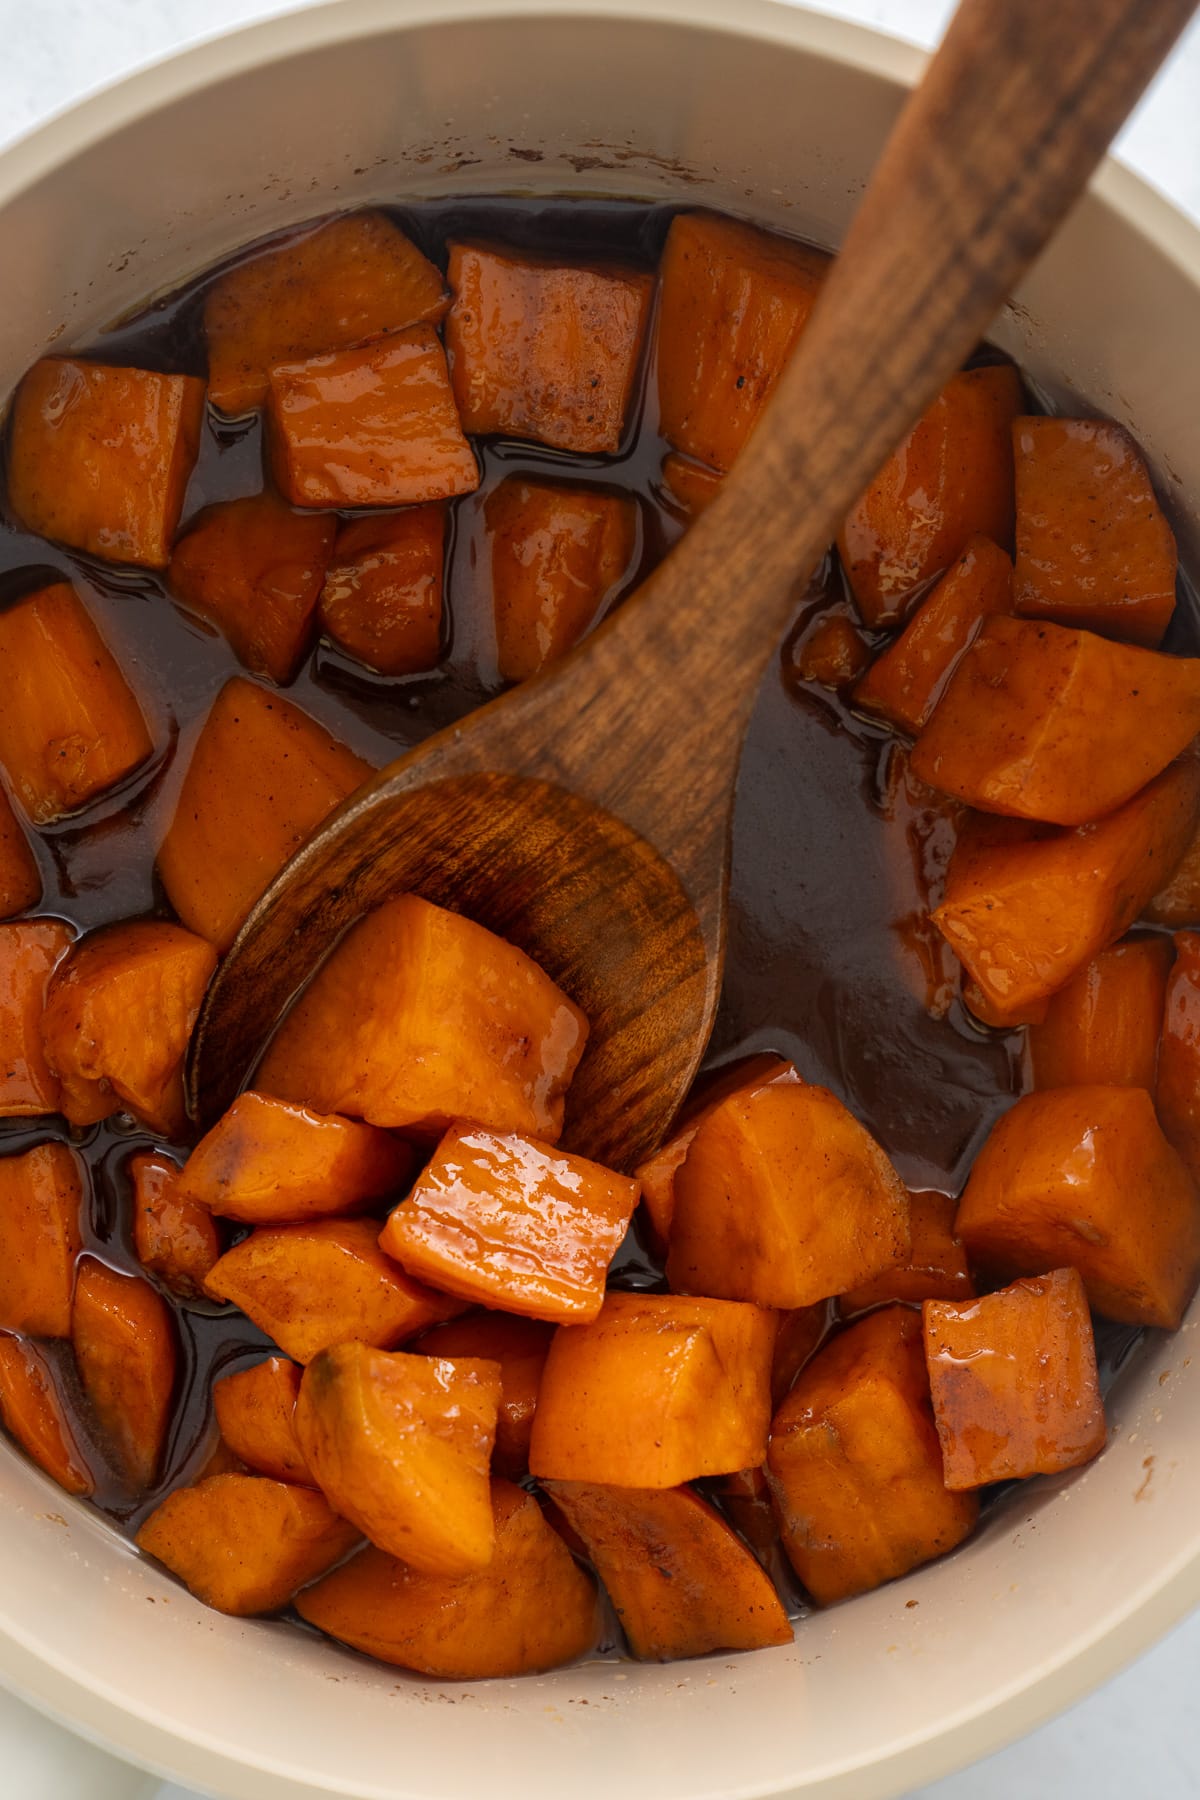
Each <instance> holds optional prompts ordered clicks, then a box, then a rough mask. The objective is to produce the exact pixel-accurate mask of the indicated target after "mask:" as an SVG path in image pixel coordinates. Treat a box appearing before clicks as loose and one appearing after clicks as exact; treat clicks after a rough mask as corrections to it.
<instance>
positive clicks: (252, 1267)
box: [205, 1219, 462, 1363]
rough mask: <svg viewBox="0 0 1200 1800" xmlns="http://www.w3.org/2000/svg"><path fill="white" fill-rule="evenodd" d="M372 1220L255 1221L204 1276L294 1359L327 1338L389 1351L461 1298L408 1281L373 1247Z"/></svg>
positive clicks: (217, 1296)
mask: <svg viewBox="0 0 1200 1800" xmlns="http://www.w3.org/2000/svg"><path fill="white" fill-rule="evenodd" d="M378 1238H379V1226H378V1224H377V1223H376V1221H375V1220H373V1219H315V1220H313V1221H312V1222H311V1223H310V1224H306V1225H260V1226H258V1227H257V1228H256V1229H255V1230H254V1231H252V1232H251V1233H250V1235H249V1237H245V1238H243V1239H242V1241H241V1243H240V1244H235V1245H234V1247H233V1249H232V1250H227V1251H226V1252H225V1254H224V1256H223V1257H222V1258H221V1260H220V1261H219V1262H218V1263H217V1264H216V1266H215V1267H214V1268H213V1270H212V1271H211V1273H210V1274H209V1276H208V1279H207V1281H206V1282H205V1290H206V1292H207V1293H208V1294H209V1295H211V1297H212V1298H213V1299H214V1300H231V1301H232V1302H233V1304H234V1305H235V1306H239V1307H240V1308H241V1309H242V1311H243V1312H244V1313H245V1315H246V1317H247V1318H248V1319H251V1320H252V1321H253V1322H254V1324H255V1325H258V1326H259V1327H261V1329H262V1330H263V1331H265V1332H266V1334H267V1336H268V1337H269V1338H271V1339H273V1341H274V1342H275V1343H276V1344H278V1345H279V1348H280V1349H281V1350H282V1351H283V1352H284V1353H285V1354H286V1355H287V1356H290V1357H292V1358H293V1360H294V1361H296V1362H301V1363H306V1362H310V1361H311V1360H312V1358H313V1357H314V1356H316V1354H317V1352H318V1351H320V1350H326V1349H328V1347H329V1346H330V1345H331V1344H343V1343H350V1342H353V1343H362V1344H373V1345H375V1346H376V1347H377V1348H379V1349H385V1350H386V1349H390V1348H391V1346H392V1345H393V1344H398V1343H400V1342H401V1340H402V1339H403V1338H406V1337H413V1336H415V1335H416V1333H417V1332H418V1331H423V1330H424V1328H425V1327H426V1325H432V1324H434V1323H436V1321H437V1320H439V1319H448V1318H452V1317H453V1316H454V1314H455V1313H458V1312H461V1311H462V1303H461V1302H460V1301H456V1300H450V1299H447V1297H446V1295H445V1294H435V1293H434V1292H433V1291H432V1290H431V1289H430V1288H426V1287H422V1286H421V1284H420V1283H419V1282H417V1281H410V1280H409V1278H408V1276H407V1275H405V1274H404V1272H403V1270H402V1269H398V1268H397V1267H396V1265H395V1263H394V1262H392V1261H390V1259H389V1258H388V1257H386V1256H385V1255H384V1254H383V1251H382V1250H381V1249H380V1248H379V1243H378Z"/></svg>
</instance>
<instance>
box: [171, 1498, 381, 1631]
mask: <svg viewBox="0 0 1200 1800" xmlns="http://www.w3.org/2000/svg"><path fill="white" fill-rule="evenodd" d="M357 1540H358V1532H357V1531H356V1530H355V1528H354V1526H353V1525H351V1524H349V1523H348V1522H347V1521H346V1520H345V1519H339V1518H338V1517H337V1515H336V1513H334V1511H333V1510H332V1508H331V1507H330V1505H329V1502H328V1501H327V1500H326V1499H325V1496H324V1495H323V1494H318V1493H314V1492H313V1490H312V1489H311V1488H305V1487H291V1486H289V1485H288V1484H287V1483H286V1482H282V1481H268V1480H267V1479H266V1478H265V1477H264V1476H262V1475H212V1476H209V1478H208V1479H207V1480H206V1481H202V1482H200V1483H199V1485H198V1486H197V1487H188V1488H176V1490H175V1492H174V1493H173V1494H168V1495H167V1498H166V1499H165V1500H164V1501H163V1502H162V1505H161V1506H158V1507H156V1508H155V1510H154V1511H153V1512H152V1513H151V1514H150V1517H149V1518H148V1519H147V1520H146V1522H145V1524H144V1525H143V1526H142V1527H141V1529H140V1530H139V1532H138V1534H137V1542H138V1546H139V1548H140V1549H142V1550H145V1551H146V1552H147V1554H148V1555H150V1556H153V1557H156V1558H157V1559H158V1561H159V1562H160V1563H164V1564H165V1565H166V1567H167V1568H168V1569H170V1571H171V1573H172V1575H178V1577H179V1579H180V1581H182V1582H183V1584H184V1586H185V1587H187V1588H190V1589H191V1591H192V1593H193V1594H195V1596H196V1598H197V1600H203V1602H204V1604H205V1606H214V1607H216V1609H217V1611H218V1612H224V1613H234V1614H236V1615H238V1616H239V1617H241V1616H249V1615H250V1614H252V1613H268V1612H278V1611H279V1609H280V1607H283V1606H286V1605H287V1603H288V1601H289V1600H290V1599H291V1598H292V1597H293V1595H294V1594H296V1593H297V1591H298V1590H299V1589H300V1588H303V1587H306V1586H307V1585H308V1583H309V1582H310V1581H314V1580H315V1579H316V1578H317V1576H318V1575H323V1574H324V1573H325V1571H326V1570H327V1569H329V1568H330V1567H331V1566H332V1565H333V1564H334V1563H336V1562H340V1561H341V1559H342V1557H343V1556H345V1554H346V1552H347V1551H348V1550H351V1549H353V1547H354V1545H355V1543H356V1542H357Z"/></svg>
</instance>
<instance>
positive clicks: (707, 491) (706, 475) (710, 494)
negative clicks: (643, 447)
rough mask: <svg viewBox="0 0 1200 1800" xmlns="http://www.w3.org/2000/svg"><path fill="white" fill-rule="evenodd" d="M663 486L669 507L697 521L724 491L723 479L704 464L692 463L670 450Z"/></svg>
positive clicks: (664, 467)
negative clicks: (698, 516)
mask: <svg viewBox="0 0 1200 1800" xmlns="http://www.w3.org/2000/svg"><path fill="white" fill-rule="evenodd" d="M662 486H663V489H664V492H665V496H666V500H667V503H668V504H669V505H672V506H674V507H675V509H676V511H677V512H681V513H682V514H683V515H684V517H685V518H688V519H694V518H696V516H697V515H698V514H699V513H702V512H703V511H704V509H705V507H707V506H711V505H712V503H713V501H714V500H715V499H716V497H717V495H718V494H719V493H720V491H721V476H720V475H719V474H718V473H717V471H716V470H715V469H706V468H705V466H704V464H703V463H697V462H692V461H691V459H690V458H689V457H686V456H680V455H679V454H678V453H677V452H676V451H674V450H670V451H668V453H667V455H666V456H664V457H663V464H662Z"/></svg>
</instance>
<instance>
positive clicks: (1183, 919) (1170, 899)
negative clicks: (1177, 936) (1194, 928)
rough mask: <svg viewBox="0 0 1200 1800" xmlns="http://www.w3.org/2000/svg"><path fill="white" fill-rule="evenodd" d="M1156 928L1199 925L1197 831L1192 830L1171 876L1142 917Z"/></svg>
mask: <svg viewBox="0 0 1200 1800" xmlns="http://www.w3.org/2000/svg"><path fill="white" fill-rule="evenodd" d="M1142 917H1143V918H1144V919H1149V920H1151V921H1152V922H1153V923H1154V924H1155V925H1170V926H1172V927H1177V926H1180V925H1200V831H1195V832H1193V834H1192V837H1191V839H1190V841H1189V843H1188V844H1187V846H1186V848H1185V849H1184V852H1183V855H1182V856H1181V857H1180V858H1179V861H1178V862H1177V863H1176V865H1175V870H1174V873H1173V874H1172V875H1171V878H1170V880H1169V881H1167V882H1166V883H1165V884H1164V885H1163V886H1162V887H1161V888H1160V889H1159V891H1158V893H1157V894H1155V896H1154V898H1153V899H1152V900H1151V901H1150V902H1149V904H1148V905H1147V907H1146V909H1145V911H1144V912H1143V914H1142Z"/></svg>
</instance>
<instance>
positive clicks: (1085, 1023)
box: [1028, 937, 1171, 1093]
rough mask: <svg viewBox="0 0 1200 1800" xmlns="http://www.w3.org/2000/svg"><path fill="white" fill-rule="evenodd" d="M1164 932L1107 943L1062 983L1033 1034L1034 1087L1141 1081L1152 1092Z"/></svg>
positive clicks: (1166, 945)
mask: <svg viewBox="0 0 1200 1800" xmlns="http://www.w3.org/2000/svg"><path fill="white" fill-rule="evenodd" d="M1170 968H1171V945H1170V942H1169V941H1168V940H1167V939H1166V938H1161V937H1145V938H1130V939H1128V941H1127V942H1125V943H1123V944H1114V945H1113V946H1112V948H1111V949H1110V950H1102V951H1101V953H1100V955H1099V956H1097V957H1094V958H1093V959H1092V961H1091V962H1090V963H1088V965H1087V966H1086V968H1083V969H1081V970H1080V971H1079V973H1078V975H1076V976H1074V977H1073V978H1072V979H1071V980H1070V981H1069V982H1068V983H1067V985H1066V986H1065V987H1063V988H1060V989H1059V990H1058V992H1057V994H1055V995H1054V996H1053V997H1052V999H1051V1001H1050V1004H1049V1007H1048V1009H1047V1012H1046V1017H1045V1019H1044V1020H1042V1022H1041V1023H1040V1024H1038V1025H1035V1026H1033V1028H1032V1029H1031V1030H1030V1033H1029V1038H1028V1050H1029V1066H1030V1069H1031V1072H1032V1075H1033V1085H1034V1087H1035V1088H1058V1087H1140V1088H1146V1089H1147V1090H1148V1092H1150V1093H1153V1092H1154V1082H1155V1073H1156V1070H1157V1067H1158V1039H1159V1033H1160V1031H1161V1030H1162V1027H1163V1001H1164V999H1165V997H1166V991H1167V975H1168V973H1169V971H1170Z"/></svg>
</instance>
